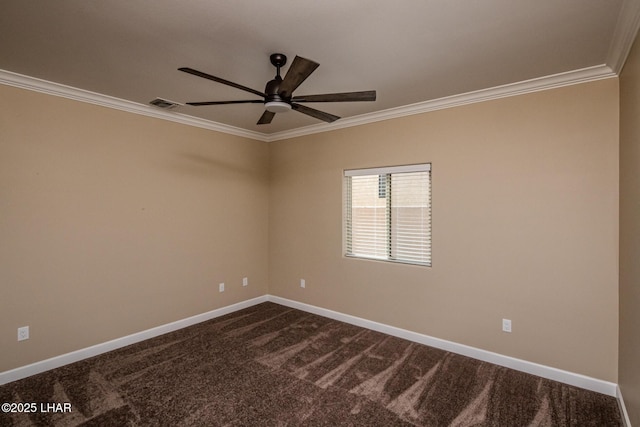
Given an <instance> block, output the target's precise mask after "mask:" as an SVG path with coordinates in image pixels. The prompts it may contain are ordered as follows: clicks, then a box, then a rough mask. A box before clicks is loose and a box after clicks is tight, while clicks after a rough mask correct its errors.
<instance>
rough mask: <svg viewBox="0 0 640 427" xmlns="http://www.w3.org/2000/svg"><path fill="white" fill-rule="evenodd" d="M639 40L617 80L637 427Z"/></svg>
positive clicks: (627, 335) (627, 384)
mask: <svg viewBox="0 0 640 427" xmlns="http://www.w3.org/2000/svg"><path fill="white" fill-rule="evenodd" d="M639 40H640V38H636V41H635V44H634V47H633V49H632V50H631V53H630V54H629V57H628V59H627V62H626V64H625V66H624V69H623V70H622V73H621V76H620V361H619V364H620V372H619V377H620V378H619V382H620V389H621V390H622V396H623V398H624V401H625V405H626V407H627V411H628V413H629V418H630V420H631V422H632V424H633V425H640V121H639V120H638V118H639V117H640V41H639Z"/></svg>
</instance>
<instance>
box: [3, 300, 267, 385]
mask: <svg viewBox="0 0 640 427" xmlns="http://www.w3.org/2000/svg"><path fill="white" fill-rule="evenodd" d="M267 300H268V295H263V296H260V297H257V298H253V299H250V300H246V301H241V302H239V303H236V304H232V305H228V306H226V307H221V308H218V309H216V310H212V311H208V312H206V313H202V314H197V315H195V316H191V317H187V318H186V319H182V320H177V321H175V322H171V323H167V324H165V325H161V326H157V327H155V328H151V329H147V330H145V331H141V332H136V333H135V334H131V335H127V336H125V337H122V338H116V339H114V340H111V341H107V342H104V343H101V344H96V345H93V346H91V347H87V348H83V349H80V350H76V351H72V352H71V353H66V354H62V355H60V356H56V357H52V358H50V359H46V360H42V361H40V362H35V363H32V364H30V365H26V366H21V367H19V368H16V369H12V370H9V371H5V372H0V385H2V384H6V383H10V382H12V381H17V380H20V379H22V378H26V377H30V376H31V375H35V374H39V373H41V372H45V371H48V370H50V369H55V368H59V367H61V366H64V365H68V364H70V363H74V362H78V361H80V360H83V359H88V358H89V357H93V356H97V355H99V354H102V353H106V352H108V351H112V350H115V349H118V348H121V347H125V346H127V345H130V344H135V343H137V342H140V341H144V340H148V339H149V338H153V337H157V336H158V335H162V334H166V333H168V332H173V331H177V330H178V329H182V328H186V327H187V326H191V325H195V324H197V323H201V322H204V321H206V320H210V319H214V318H216V317H220V316H224V315H225V314H229V313H233V312H234V311H238V310H242V309H243V308H247V307H251V306H253V305H256V304H260V303H262V302H266V301H267Z"/></svg>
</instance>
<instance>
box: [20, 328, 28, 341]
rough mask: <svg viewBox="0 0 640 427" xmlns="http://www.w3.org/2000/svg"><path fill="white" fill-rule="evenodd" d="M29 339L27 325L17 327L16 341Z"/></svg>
mask: <svg viewBox="0 0 640 427" xmlns="http://www.w3.org/2000/svg"><path fill="white" fill-rule="evenodd" d="M28 339H29V327H28V326H23V327H21V328H18V341H24V340H28Z"/></svg>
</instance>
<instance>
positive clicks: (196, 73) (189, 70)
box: [178, 67, 265, 98]
mask: <svg viewBox="0 0 640 427" xmlns="http://www.w3.org/2000/svg"><path fill="white" fill-rule="evenodd" d="M178 70H180V71H182V72H185V73H189V74H193V75H194V76H198V77H202V78H203V79H209V80H213V81H214V82H217V83H222V84H224V85H227V86H231V87H235V88H236V89H241V90H244V91H247V92H250V93H253V94H256V95H258V96H261V97H263V98H264V96H265V94H264V93H263V92H260V91H258V90H255V89H251V88H250V87H246V86H242V85H241V84H238V83H234V82H230V81H229V80H225V79H221V78H220V77H216V76H212V75H211V74H207V73H203V72H202V71H198V70H194V69H193V68H189V67H182V68H178Z"/></svg>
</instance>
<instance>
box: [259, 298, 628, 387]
mask: <svg viewBox="0 0 640 427" xmlns="http://www.w3.org/2000/svg"><path fill="white" fill-rule="evenodd" d="M268 299H269V301H272V302H275V303H277V304H281V305H285V306H287V307H291V308H296V309H298V310H302V311H306V312H309V313H313V314H317V315H320V316H324V317H328V318H330V319H335V320H339V321H341V322H345V323H350V324H352V325H356V326H361V327H363V328H367V329H371V330H374V331H378V332H382V333H385V334H388V335H392V336H395V337H398V338H404V339H406V340H409V341H413V342H417V343H420V344H424V345H428V346H431V347H435V348H439V349H442V350H446V351H450V352H452V353H457V354H461V355H463V356H468V357H472V358H474V359H478V360H482V361H484V362H489V363H493V364H496V365H500V366H504V367H507V368H511V369H515V370H517V371H522V372H526V373H528V374H533V375H537V376H539V377H543V378H547V379H550V380H554V381H559V382H562V383H565V384H569V385H573V386H576V387H580V388H584V389H587V390H591V391H595V392H598V393H602V394H606V395H608V396H613V397H618V385H617V384H615V383H611V382H608V381H603V380H599V379H597V378H592V377H587V376H585V375H581V374H576V373H573V372H569V371H564V370H562V369H557V368H552V367H550V366H545V365H540V364H537V363H533V362H528V361H526V360H521V359H516V358H514V357H510V356H504V355H502V354H498V353H493V352H491V351H487V350H482V349H479V348H475V347H470V346H467V345H464V344H458V343H455V342H452V341H446V340H443V339H440V338H434V337H431V336H428V335H424V334H420V333H417V332H412V331H408V330H406V329H401V328H396V327H394V326H389V325H385V324H383V323H378V322H373V321H371V320H366V319H362V318H360V317H355V316H351V315H348V314H344V313H340V312H337V311H333V310H328V309H326V308H321V307H316V306H313V305H309V304H305V303H301V302H297V301H293V300H289V299H286V298H281V297H277V296H273V295H269V296H268Z"/></svg>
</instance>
